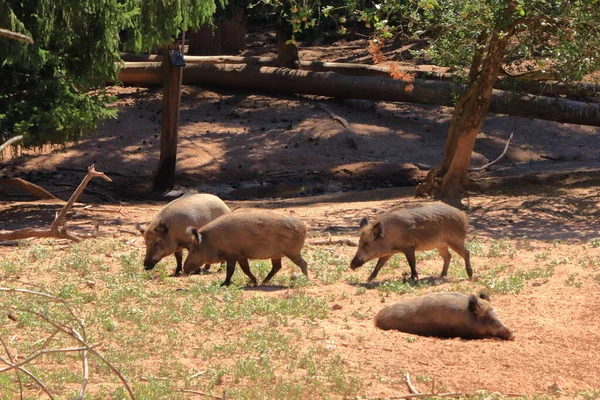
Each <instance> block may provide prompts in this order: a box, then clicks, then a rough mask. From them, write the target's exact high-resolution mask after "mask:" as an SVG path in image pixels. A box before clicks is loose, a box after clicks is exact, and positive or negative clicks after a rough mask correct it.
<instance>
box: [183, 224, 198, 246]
mask: <svg viewBox="0 0 600 400" xmlns="http://www.w3.org/2000/svg"><path fill="white" fill-rule="evenodd" d="M185 233H187V234H188V235H190V236H193V238H194V239H195V240H196V242H198V243H200V241H201V240H202V235H201V234H200V232H198V229H197V228H196V227H194V226H189V227H188V228H187V229H186V230H185Z"/></svg>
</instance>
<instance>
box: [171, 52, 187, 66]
mask: <svg viewBox="0 0 600 400" xmlns="http://www.w3.org/2000/svg"><path fill="white" fill-rule="evenodd" d="M169 56H170V57H171V65H172V66H173V67H185V60H184V59H183V53H182V52H181V50H169Z"/></svg>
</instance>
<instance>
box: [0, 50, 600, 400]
mask: <svg viewBox="0 0 600 400" xmlns="http://www.w3.org/2000/svg"><path fill="white" fill-rule="evenodd" d="M327 48H328V49H330V50H331V47H330V46H328V47H327ZM334 48H335V51H332V52H331V53H330V57H328V58H327V59H328V60H329V61H356V60H361V57H362V58H365V57H367V55H366V53H365V47H364V43H362V42H356V43H354V42H349V43H347V42H343V43H338V44H335V45H334ZM318 49H319V48H314V49H309V50H302V51H301V56H303V57H304V58H305V59H320V57H319V54H320V55H321V57H322V53H323V52H322V51H319V50H318ZM352 52H354V53H352ZM350 53H351V54H353V56H352V57H350V56H348V54H350ZM113 92H114V93H115V95H116V96H117V101H116V102H115V107H117V108H118V110H119V114H118V118H117V119H115V120H109V121H106V122H105V123H103V124H102V125H101V126H100V127H99V128H98V130H97V131H96V132H94V133H93V134H90V135H87V136H85V137H84V138H83V139H82V140H81V141H80V142H79V143H76V144H70V145H67V146H64V147H56V148H45V149H41V150H27V151H22V152H20V153H19V154H18V155H17V157H15V158H13V159H10V160H9V159H6V158H5V159H4V160H3V161H2V169H1V174H2V175H5V176H19V177H21V178H25V179H30V180H31V181H34V182H36V183H38V184H40V185H42V186H44V187H46V188H47V189H49V190H50V191H51V192H53V193H55V194H56V195H57V196H58V197H60V198H62V199H66V198H67V197H68V196H69V195H70V193H71V192H72V190H73V188H74V187H75V186H76V185H77V184H78V183H79V181H80V180H81V178H82V177H83V176H84V172H83V171H84V169H85V168H86V167H87V166H88V165H90V164H92V163H95V165H96V168H97V169H98V170H100V171H104V172H106V173H107V175H109V176H111V177H112V178H113V179H114V183H112V184H111V183H107V182H104V181H100V180H97V181H92V183H91V184H90V185H89V191H87V192H86V194H85V195H84V196H83V197H82V198H81V201H82V202H84V203H86V204H92V207H91V208H88V209H83V205H79V206H77V207H76V208H75V211H74V212H72V213H71V214H70V215H69V216H68V224H69V227H70V229H72V230H73V231H74V232H79V233H81V232H91V231H93V229H94V224H95V223H97V224H98V225H99V234H100V235H107V236H116V237H123V238H127V239H128V240H129V239H132V238H135V246H137V247H138V248H139V249H140V252H141V251H142V250H141V249H142V247H143V240H142V238H141V237H137V236H132V234H131V233H130V232H134V231H135V228H134V224H135V223H136V222H145V221H149V220H150V219H151V218H152V216H153V215H154V213H156V211H157V210H158V209H159V208H160V207H161V206H162V205H164V204H166V201H167V200H168V198H165V197H160V196H158V197H157V196H156V195H153V194H152V193H150V188H151V185H152V175H153V172H154V170H155V169H156V166H157V162H158V155H159V134H160V98H161V95H160V91H159V90H156V89H141V88H114V89H113ZM319 104H325V105H327V106H328V107H329V108H330V109H331V110H333V111H334V112H335V113H336V114H337V115H339V116H341V117H343V118H345V119H346V120H347V121H348V122H349V123H350V125H351V126H352V128H353V131H354V132H348V131H346V130H345V129H344V127H343V126H342V125H340V124H339V123H338V122H337V121H335V120H333V119H331V118H330V117H329V115H328V114H327V113H326V112H324V111H323V110H322V109H321V108H320V107H319ZM450 112H451V109H449V108H447V107H437V106H423V105H418V104H406V103H381V102H356V101H342V100H330V99H324V98H316V97H310V96H294V95H271V94H256V93H243V92H235V91H232V90H223V89H217V88H199V87H185V88H184V91H183V97H182V109H181V127H180V131H179V135H180V136H179V137H180V140H179V148H178V164H177V187H176V189H175V190H174V191H173V192H172V193H171V195H172V196H176V195H178V194H181V193H182V192H184V191H198V192H210V193H215V194H218V195H220V196H221V197H223V198H224V199H226V200H227V202H228V204H229V205H230V206H232V207H235V206H243V207H247V206H249V207H267V208H272V209H277V210H280V211H282V212H284V213H293V214H295V215H297V216H299V217H300V218H302V219H303V220H304V221H305V222H306V223H307V225H308V226H309V228H310V230H309V238H308V242H309V244H310V243H314V242H319V241H321V242H322V241H323V240H330V239H331V240H332V244H331V246H332V247H334V248H335V249H336V252H339V254H341V255H343V257H346V258H347V259H348V262H349V261H350V259H351V258H352V255H353V252H354V251H355V249H354V248H353V247H352V246H348V245H336V243H346V242H348V241H350V242H354V243H355V242H357V235H358V233H357V224H358V221H359V220H360V218H361V217H363V216H367V217H373V216H375V215H377V214H378V213H380V212H382V211H385V210H387V209H389V208H391V207H395V206H398V205H402V204H406V203H408V202H414V201H417V200H415V199H413V197H412V195H413V193H414V185H415V184H416V182H417V181H418V179H421V178H422V177H423V176H424V171H422V170H420V169H419V168H418V167H417V164H427V165H436V164H437V163H439V162H440V161H441V158H442V150H443V144H444V140H445V135H446V131H447V128H448V123H449V119H450ZM511 132H513V133H514V141H513V143H512V144H511V146H510V147H509V150H508V152H507V155H506V157H504V158H503V159H502V160H501V161H500V162H499V163H498V164H497V165H495V166H494V167H492V169H491V170H490V171H489V172H486V173H483V174H481V175H480V176H479V177H480V178H481V179H487V178H489V177H496V178H498V177H504V178H506V177H510V179H509V180H507V181H505V182H504V183H500V184H498V185H495V186H493V187H491V188H490V189H489V190H487V191H485V192H484V193H472V194H470V196H469V198H468V199H466V200H465V205H466V212H467V214H468V215H469V220H470V223H471V227H472V228H471V231H470V233H469V239H472V238H474V237H477V238H479V239H480V240H481V242H482V243H483V246H484V247H485V248H486V249H488V248H489V247H490V246H492V244H493V243H495V242H496V241H498V240H500V239H502V240H504V241H505V243H507V247H508V248H511V249H514V251H513V252H512V253H510V252H508V251H507V252H504V253H502V254H500V255H499V256H498V258H497V259H495V260H493V262H492V261H490V259H489V258H483V257H478V256H474V257H473V264H474V268H475V270H476V274H481V273H483V272H484V271H488V270H489V269H491V268H493V267H494V265H500V264H505V265H507V266H508V268H509V269H522V270H526V271H527V270H531V269H534V268H537V267H543V266H546V265H548V264H549V263H551V262H554V264H555V267H554V273H553V275H552V276H551V277H549V278H546V279H536V280H532V281H527V283H526V285H525V287H524V289H523V290H522V291H521V292H520V293H519V294H518V295H510V294H498V295H495V296H493V298H492V301H493V304H494V305H495V307H496V309H497V311H498V314H499V316H500V317H501V319H502V320H503V322H504V323H505V324H506V325H507V326H509V327H511V328H512V329H513V330H514V331H515V332H516V335H517V336H516V339H515V340H514V341H510V342H502V341H495V340H487V339H486V340H480V341H465V340H460V339H450V340H440V339H435V338H418V340H416V341H412V340H408V339H407V335H406V334H402V333H399V332H384V331H380V330H377V329H376V328H375V327H374V326H373V324H372V320H371V319H372V316H373V315H374V314H375V313H376V312H377V311H378V310H379V309H380V308H381V307H383V306H384V305H388V304H391V303H392V302H394V301H396V300H399V299H401V298H406V297H407V296H410V294H404V295H399V294H390V295H389V296H382V295H381V293H380V292H378V291H376V290H372V289H373V288H372V287H367V290H366V292H365V293H363V294H360V295H357V286H356V285H351V284H348V283H336V284H333V285H316V286H314V287H310V288H308V289H307V291H308V292H309V293H314V294H318V295H322V296H325V297H327V298H332V299H334V300H332V301H331V306H332V307H334V306H336V307H335V308H333V311H332V312H331V317H330V318H329V319H327V320H325V321H320V322H318V324H319V328H318V329H321V330H322V331H323V333H324V335H326V336H328V337H329V338H331V339H332V340H333V343H332V345H334V346H336V347H337V349H338V350H339V351H340V352H341V353H342V355H343V357H344V358H345V360H347V362H348V366H349V368H350V369H351V370H353V371H355V372H359V373H360V374H361V375H363V376H366V377H372V379H371V381H372V384H371V386H370V387H369V388H368V395H369V396H371V397H375V396H393V395H398V393H406V387H405V384H404V378H403V372H410V373H411V375H413V376H416V375H423V376H429V377H433V378H434V379H436V380H439V381H440V382H443V384H444V387H445V388H446V389H447V390H449V391H460V392H471V393H472V392H475V391H477V390H488V391H491V392H495V391H497V392H502V393H524V394H535V393H538V394H553V393H555V392H556V390H559V392H558V396H559V397H560V393H561V391H562V393H571V394H569V395H563V397H564V398H571V397H570V396H572V393H573V392H574V391H577V390H591V389H600V383H599V382H600V362H598V354H600V333H599V332H600V314H599V313H598V310H599V309H600V283H599V282H600V280H599V279H598V278H597V277H598V276H600V248H599V247H593V246H592V245H590V243H591V241H593V240H594V239H597V238H600V230H599V229H600V179H599V178H600V174H599V173H598V171H600V168H599V165H600V146H599V144H600V128H596V127H588V126H578V125H568V124H559V123H553V122H548V121H540V120H534V119H527V118H515V117H509V116H506V115H493V114H490V115H489V116H488V118H487V119H486V122H485V124H484V126H483V129H482V133H481V135H480V137H479V138H478V140H477V143H476V145H475V153H474V156H473V165H481V164H483V163H485V162H487V161H488V160H492V159H494V158H496V157H497V156H498V154H500V153H501V151H502V149H503V148H504V144H505V142H506V139H507V138H508V136H509V135H510V134H511ZM552 159H554V161H553V160H552ZM523 175H529V177H522V176H523ZM532 176H533V178H532ZM0 200H2V201H1V202H0V220H1V221H2V226H1V227H0V229H3V230H8V229H16V228H22V227H30V226H41V225H44V224H49V223H50V222H51V221H52V218H53V217H54V212H55V211H56V210H57V209H58V207H59V205H58V204H51V203H49V202H43V201H42V202H32V201H29V200H30V199H29V198H28V197H27V196H26V195H23V194H22V192H19V191H17V190H16V189H14V188H13V189H11V188H2V189H0ZM310 246H311V247H310V248H309V250H308V251H314V248H315V247H317V246H322V244H314V245H310ZM11 251H14V250H13V248H11V247H5V246H0V254H7V253H8V252H11ZM509 253H510V254H509ZM459 264H460V263H459ZM424 265H425V266H424V267H423V268H424V270H425V271H427V272H426V273H425V274H423V275H422V276H424V277H427V276H428V275H432V276H435V275H436V274H439V268H441V260H438V259H435V260H427V261H425V262H424ZM140 268H141V266H140ZM293 268H295V267H293V266H292V264H291V263H289V262H287V263H284V270H285V271H286V273H287V271H291V270H292V269H293ZM371 268H372V265H369V266H366V267H364V268H363V269H362V270H361V272H360V273H362V274H363V275H364V276H365V277H366V275H367V273H368V272H370V270H371ZM429 268H430V269H429ZM453 268H456V267H453ZM385 271H386V269H385V268H384V270H382V274H381V275H380V279H381V281H387V280H394V279H396V280H397V279H399V278H400V275H401V274H402V273H407V272H408V267H407V266H406V263H405V260H404V259H400V268H399V269H397V270H395V271H387V272H385ZM296 272H297V271H296ZM348 273H351V272H348ZM574 274H575V275H574ZM214 275H216V274H214ZM214 275H213V276H199V277H192V278H190V280H189V282H193V281H194V280H196V279H222V276H220V275H219V276H214ZM361 276H362V275H361ZM573 276H576V277H577V279H578V280H579V281H578V282H580V283H581V284H580V285H570V284H566V283H565V282H568V281H569V279H572V278H571V277H573ZM173 279H180V278H173ZM189 282H187V283H186V281H185V280H184V279H182V285H183V286H185V285H189V284H191V283H189ZM432 282H434V283H433V284H432V285H431V287H430V288H428V289H427V290H426V291H438V290H461V289H464V288H467V289H471V288H475V286H476V285H474V284H472V283H467V282H463V281H460V280H458V281H457V280H454V279H452V280H447V281H436V280H432ZM465 285H466V286H465ZM289 290H292V289H287V288H282V289H281V290H273V291H270V290H265V291H261V293H262V295H264V296H285V295H286V293H287V292H288V291H289ZM344 294H346V295H347V296H344ZM343 298H345V300H340V299H343ZM348 315H364V318H362V320H361V321H358V322H352V326H351V327H350V329H348V328H347V325H348V323H347V322H346V320H347V317H348ZM428 385H429V384H426V383H423V382H417V383H416V386H417V387H418V388H419V389H420V390H423V391H427V390H428Z"/></svg>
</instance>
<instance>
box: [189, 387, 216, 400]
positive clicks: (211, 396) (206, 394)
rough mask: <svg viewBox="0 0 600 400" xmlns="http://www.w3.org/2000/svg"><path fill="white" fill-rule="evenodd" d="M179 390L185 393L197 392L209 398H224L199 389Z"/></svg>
mask: <svg viewBox="0 0 600 400" xmlns="http://www.w3.org/2000/svg"><path fill="white" fill-rule="evenodd" d="M179 391H180V392H183V393H193V394H197V395H200V396H204V397H208V398H210V399H219V400H222V399H223V397H219V396H215V395H214V394H209V393H204V392H200V391H198V390H190V389H180V390H179Z"/></svg>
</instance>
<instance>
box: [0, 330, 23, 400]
mask: <svg viewBox="0 0 600 400" xmlns="http://www.w3.org/2000/svg"><path fill="white" fill-rule="evenodd" d="M0 343H2V346H3V347H4V351H6V355H7V356H8V359H9V360H10V362H11V363H14V362H15V360H13V357H12V355H11V354H10V351H9V349H8V346H7V345H6V343H5V342H4V340H3V339H2V336H0ZM15 373H16V375H17V380H18V381H19V395H20V397H21V400H23V382H22V381H21V374H20V373H19V370H16V371H15Z"/></svg>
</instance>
